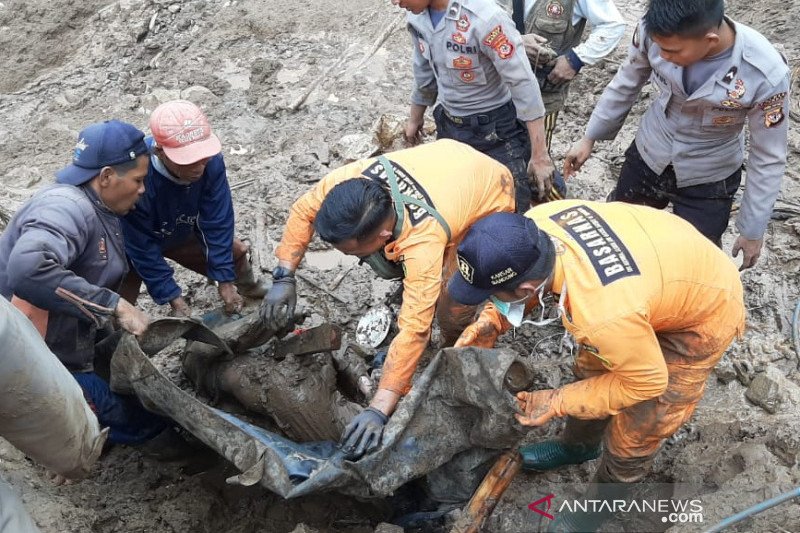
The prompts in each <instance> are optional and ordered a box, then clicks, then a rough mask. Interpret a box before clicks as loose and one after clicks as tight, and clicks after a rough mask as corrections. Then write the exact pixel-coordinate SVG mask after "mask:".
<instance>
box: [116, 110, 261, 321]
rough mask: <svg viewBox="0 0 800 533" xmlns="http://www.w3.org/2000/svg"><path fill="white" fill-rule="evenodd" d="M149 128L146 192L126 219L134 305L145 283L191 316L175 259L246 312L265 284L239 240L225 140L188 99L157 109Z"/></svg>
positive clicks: (228, 306)
mask: <svg viewBox="0 0 800 533" xmlns="http://www.w3.org/2000/svg"><path fill="white" fill-rule="evenodd" d="M150 130H151V131H152V133H153V136H152V137H150V138H148V139H147V142H148V144H149V145H150V146H151V148H152V151H153V154H152V156H151V157H150V169H149V172H148V174H147V178H146V182H145V189H146V192H145V194H144V195H142V197H141V198H140V199H139V202H138V203H137V204H136V209H135V210H134V211H132V212H131V213H130V214H129V215H128V216H127V217H125V219H124V221H123V231H124V234H125V250H126V252H127V254H128V257H129V259H130V262H131V265H132V267H133V268H132V269H131V272H130V273H129V274H128V276H127V277H126V278H125V281H124V283H123V286H122V289H121V291H120V293H121V294H122V295H123V297H125V298H126V299H127V300H128V301H130V302H132V303H135V302H136V298H137V297H138V295H139V288H140V286H141V283H142V280H144V283H145V285H146V286H147V291H148V292H149V293H150V295H151V296H152V297H153V300H155V301H156V303H158V304H165V303H169V304H170V306H171V307H172V310H173V313H174V314H177V315H186V316H188V315H189V314H191V311H190V309H189V306H188V304H187V303H186V300H185V299H184V298H183V294H182V291H181V288H180V287H179V286H178V284H177V283H176V282H175V279H174V277H173V273H174V271H173V269H172V268H171V267H170V266H169V265H168V264H167V262H166V260H165V258H169V259H172V260H174V261H176V262H177V263H179V264H180V265H183V266H184V267H186V268H188V269H190V270H193V271H194V272H197V273H199V274H202V275H204V276H208V277H209V278H211V279H212V280H214V281H216V282H217V283H218V287H219V295H220V298H222V301H223V303H224V304H225V310H226V312H228V313H233V312H238V311H239V310H241V308H242V303H243V301H242V295H243V296H247V297H251V298H263V297H264V295H265V294H266V288H265V287H264V285H263V284H262V283H261V282H259V281H257V280H256V279H255V276H254V274H253V270H252V268H251V266H250V263H249V260H248V254H247V252H248V249H249V248H248V246H247V245H246V244H245V243H244V242H242V241H241V240H239V239H236V238H234V216H233V201H232V199H231V191H230V187H229V186H228V176H227V173H226V171H225V161H224V160H223V157H222V153H221V151H222V144H221V143H220V141H219V138H217V136H216V135H214V133H213V132H212V131H211V125H210V124H209V123H208V118H207V117H206V115H205V114H204V113H203V111H202V110H201V109H200V108H199V107H197V106H196V105H195V104H193V103H191V102H187V101H185V100H175V101H172V102H166V103H164V104H161V105H160V106H158V107H157V108H156V109H155V111H153V114H152V115H151V117H150ZM237 288H238V290H237Z"/></svg>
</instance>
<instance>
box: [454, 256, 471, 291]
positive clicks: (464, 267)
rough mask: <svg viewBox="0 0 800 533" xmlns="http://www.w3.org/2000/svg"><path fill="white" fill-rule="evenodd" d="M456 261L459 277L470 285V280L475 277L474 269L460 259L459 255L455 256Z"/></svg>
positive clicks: (464, 260)
mask: <svg viewBox="0 0 800 533" xmlns="http://www.w3.org/2000/svg"><path fill="white" fill-rule="evenodd" d="M456 260H457V262H458V271H459V272H461V275H462V276H463V277H464V280H465V281H466V282H467V283H469V284H470V285H472V280H473V279H474V277H475V269H474V268H473V267H472V265H470V264H469V262H468V261H467V260H466V259H464V258H463V257H461V255H460V254H456Z"/></svg>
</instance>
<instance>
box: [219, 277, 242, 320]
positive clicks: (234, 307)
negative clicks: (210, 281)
mask: <svg viewBox="0 0 800 533" xmlns="http://www.w3.org/2000/svg"><path fill="white" fill-rule="evenodd" d="M217 290H218V291H219V297H220V298H221V299H222V303H223V304H225V313H226V314H228V315H232V314H233V313H238V312H239V311H241V310H242V306H243V305H244V300H243V299H242V297H241V295H240V294H239V291H238V290H236V285H234V284H233V282H232V281H223V282H220V283H219V286H218V287H217Z"/></svg>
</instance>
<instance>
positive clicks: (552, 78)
mask: <svg viewBox="0 0 800 533" xmlns="http://www.w3.org/2000/svg"><path fill="white" fill-rule="evenodd" d="M577 75H578V72H577V71H576V70H575V69H574V68H572V65H570V63H569V61H568V60H567V58H566V57H564V56H558V59H556V64H555V66H554V67H553V70H551V71H550V74H548V75H547V81H549V82H550V83H552V84H553V85H560V84H562V83H565V82H568V81H572V80H573V79H574V78H575V76H577Z"/></svg>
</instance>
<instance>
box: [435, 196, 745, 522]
mask: <svg viewBox="0 0 800 533" xmlns="http://www.w3.org/2000/svg"><path fill="white" fill-rule="evenodd" d="M457 259H458V263H459V265H458V266H459V272H458V273H456V274H455V275H454V276H453V278H452V279H451V280H450V282H449V284H448V289H449V291H450V294H451V296H452V297H453V298H454V299H456V300H457V301H459V302H460V303H462V304H465V305H476V304H479V303H481V302H483V301H485V300H491V302H490V303H488V304H487V305H486V306H485V308H484V310H483V311H482V312H481V314H480V316H479V318H478V320H477V321H476V322H475V323H474V324H472V325H470V326H469V327H468V328H467V329H466V330H465V331H464V333H463V334H462V335H461V337H460V338H459V340H458V342H457V343H456V346H484V347H487V346H492V345H494V341H495V339H496V338H497V336H498V335H499V334H500V333H502V332H504V331H506V330H508V329H509V328H510V327H511V326H512V325H513V326H515V327H519V326H522V325H525V324H530V325H544V324H546V323H548V322H552V321H555V320H558V317H560V318H561V321H562V323H563V325H564V327H565V328H566V330H567V333H568V334H570V335H572V337H573V338H574V341H575V346H576V347H577V355H576V359H575V367H574V370H575V375H576V376H577V378H578V381H576V382H574V383H571V384H568V385H565V386H563V387H561V388H558V389H555V390H535V391H530V392H520V393H519V394H518V395H517V402H518V406H519V409H520V410H521V411H522V414H518V415H517V419H518V420H519V422H520V424H523V425H525V426H542V425H544V424H546V423H547V422H549V421H550V420H552V419H553V418H555V417H564V416H566V417H567V423H566V428H565V430H564V433H563V435H562V436H561V438H560V439H559V440H557V441H544V442H539V443H536V444H532V445H529V446H525V447H523V448H522V450H521V452H522V455H523V458H524V465H525V467H527V468H528V469H532V470H539V471H542V470H549V469H553V468H557V467H559V466H562V465H566V464H577V463H581V462H584V461H586V460H589V459H594V458H596V457H598V456H599V455H600V449H601V448H600V445H601V441H602V445H603V450H604V451H603V455H602V459H601V460H600V464H599V467H598V469H597V473H596V476H595V482H596V483H616V484H623V485H622V486H621V487H622V489H621V490H622V492H621V493H620V492H619V491H617V492H615V491H614V490H613V489H612V488H611V486H610V485H604V487H605V489H604V490H605V491H606V492H604V493H603V492H601V493H600V498H601V499H602V498H608V497H610V496H616V497H620V496H621V494H624V493H625V491H626V490H628V489H630V488H631V487H632V485H630V484H631V483H634V482H637V481H640V480H641V479H642V478H644V476H645V475H646V474H647V473H648V471H649V469H650V466H651V464H652V462H653V459H654V457H655V455H656V453H657V452H658V449H659V447H660V446H661V443H662V442H663V441H664V439H666V438H668V437H670V436H671V435H672V434H673V433H675V431H677V430H678V428H680V427H681V425H683V424H684V423H685V422H686V421H687V420H688V419H689V418H690V417H691V415H692V413H693V412H694V409H695V406H696V405H697V402H698V401H699V400H700V398H701V397H702V396H703V391H704V389H705V383H706V380H707V378H708V376H709V373H710V372H711V370H712V369H713V368H714V366H715V365H716V364H717V362H718V361H719V359H720V358H721V357H722V354H723V352H724V351H725V350H726V349H727V348H728V346H729V345H730V344H731V342H732V341H733V340H734V338H736V337H738V336H741V335H742V333H743V331H744V316H745V312H744V303H743V295H742V284H741V282H740V280H739V274H738V272H737V269H736V267H735V266H734V264H733V263H732V262H731V260H730V259H729V258H728V257H727V256H726V255H725V253H724V252H722V251H721V250H720V249H719V248H718V247H716V246H715V245H714V244H713V243H712V242H711V241H709V240H708V239H706V238H705V237H704V236H703V235H702V234H701V233H700V232H698V231H697V230H696V229H694V227H693V226H692V225H691V224H689V223H688V222H686V221H684V220H683V219H681V218H679V217H677V216H675V215H672V214H669V213H664V212H661V211H657V210H655V209H652V208H650V207H644V206H633V205H627V204H622V203H618V202H614V203H596V202H588V201H579V200H564V201H558V202H552V203H548V204H543V205H541V206H538V207H536V208H534V209H531V210H530V211H528V213H526V215H525V216H521V215H516V214H498V215H492V216H489V217H487V218H485V219H483V220H481V221H479V222H477V223H476V224H475V225H473V227H472V228H471V229H470V231H469V232H468V233H467V235H466V237H465V238H464V240H463V241H462V243H461V244H460V245H459V248H458V257H457ZM551 297H552V300H551ZM537 306H541V311H538V310H537V311H536V312H533V311H534V309H535V308H536V307H537ZM549 306H554V307H556V309H557V313H556V314H557V315H558V317H556V318H546V315H545V309H546V308H548V307H549ZM551 311H552V309H551ZM551 314H552V313H551ZM526 315H527V316H528V318H527V319H526ZM531 315H533V316H531ZM617 487H619V485H617ZM607 518H608V516H607V515H603V513H602V511H601V512H599V513H594V514H565V513H560V514H559V516H558V517H557V520H556V522H560V523H554V524H552V526H553V528H554V530H556V531H560V530H562V529H564V530H571V531H573V530H574V531H594V530H595V528H596V527H599V525H600V524H601V523H602V522H603V521H604V520H605V519H607Z"/></svg>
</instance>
